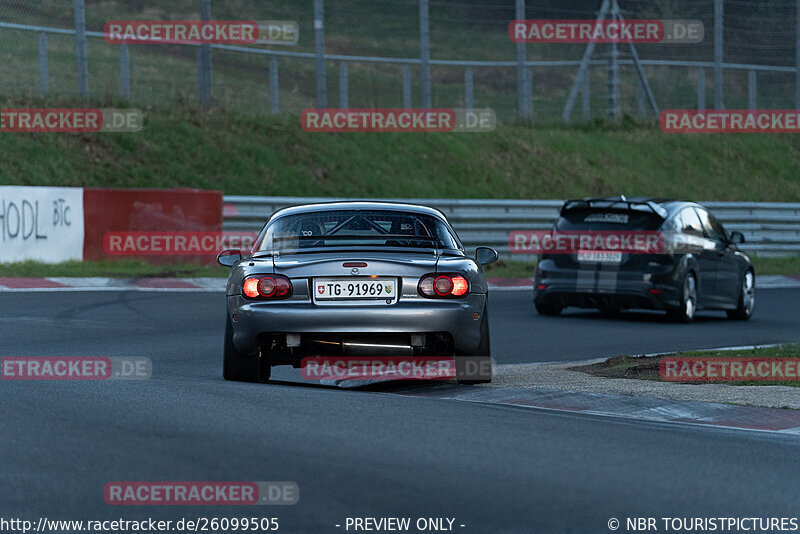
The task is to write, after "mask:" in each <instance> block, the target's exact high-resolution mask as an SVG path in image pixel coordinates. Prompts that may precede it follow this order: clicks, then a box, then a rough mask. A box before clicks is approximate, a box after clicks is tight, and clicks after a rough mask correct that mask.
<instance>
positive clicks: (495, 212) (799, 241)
mask: <svg viewBox="0 0 800 534" xmlns="http://www.w3.org/2000/svg"><path fill="white" fill-rule="evenodd" d="M334 200H354V199H352V198H330V197H250V196H225V197H224V204H225V211H224V215H223V220H224V227H225V230H231V231H233V230H239V231H257V230H260V229H261V227H262V226H263V225H264V222H265V221H266V219H267V217H269V215H270V214H271V213H272V212H274V211H276V210H278V209H280V208H283V207H286V206H293V205H298V204H308V203H313V202H331V201H334ZM362 200H363V199H362ZM370 200H378V199H370ZM381 200H390V201H393V202H409V203H412V204H423V205H426V206H431V207H433V208H437V209H439V210H441V211H442V212H443V213H444V214H445V215H447V218H448V219H449V220H450V222H451V223H452V225H453V227H454V228H455V229H456V232H458V235H459V237H460V238H461V240H462V241H463V242H464V245H465V246H467V247H468V248H470V249H471V248H473V247H476V246H478V245H486V246H491V247H494V248H496V249H497V250H498V251H499V252H500V254H501V256H502V257H505V258H506V259H512V258H513V259H516V260H523V261H525V260H533V259H535V258H534V257H533V256H532V255H528V254H519V255H514V254H511V253H510V252H509V249H508V234H509V232H511V231H512V230H544V229H547V228H550V226H551V225H552V223H553V220H554V219H555V217H556V215H557V214H558V210H559V208H560V207H561V205H562V204H563V201H562V200H482V199H418V198H407V199H381ZM701 204H703V205H704V206H706V207H708V208H709V209H710V210H711V211H713V212H714V214H716V215H717V217H719V219H720V220H721V221H722V222H723V223H724V224H725V227H726V228H727V229H728V230H738V231H740V232H742V233H743V234H744V235H745V240H746V241H745V243H744V245H742V247H741V248H742V249H743V250H745V251H746V252H750V253H753V254H756V255H760V256H793V255H800V203H790V202H701Z"/></svg>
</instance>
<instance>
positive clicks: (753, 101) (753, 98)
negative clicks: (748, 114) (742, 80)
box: [747, 70, 758, 109]
mask: <svg viewBox="0 0 800 534" xmlns="http://www.w3.org/2000/svg"><path fill="white" fill-rule="evenodd" d="M747 104H748V108H750V109H756V108H757V107H758V96H757V93H756V71H754V70H749V71H747Z"/></svg>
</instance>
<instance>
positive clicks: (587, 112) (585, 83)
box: [581, 66, 592, 122]
mask: <svg viewBox="0 0 800 534" xmlns="http://www.w3.org/2000/svg"><path fill="white" fill-rule="evenodd" d="M589 82H590V79H589V67H588V66H587V67H586V69H585V70H584V71H583V80H581V83H582V87H581V105H582V106H583V120H584V122H589V121H590V120H592V101H591V93H590V88H589V85H590V84H589Z"/></svg>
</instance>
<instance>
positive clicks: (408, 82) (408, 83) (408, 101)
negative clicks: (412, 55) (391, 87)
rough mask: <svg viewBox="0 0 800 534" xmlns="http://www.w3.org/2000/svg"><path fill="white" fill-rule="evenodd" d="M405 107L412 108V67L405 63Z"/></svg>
mask: <svg viewBox="0 0 800 534" xmlns="http://www.w3.org/2000/svg"><path fill="white" fill-rule="evenodd" d="M403 107H404V108H405V109H411V67H410V66H409V65H403Z"/></svg>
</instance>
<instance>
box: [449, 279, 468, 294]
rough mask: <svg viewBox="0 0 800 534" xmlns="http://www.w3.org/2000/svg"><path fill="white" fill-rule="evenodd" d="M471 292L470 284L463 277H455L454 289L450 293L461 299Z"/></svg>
mask: <svg viewBox="0 0 800 534" xmlns="http://www.w3.org/2000/svg"><path fill="white" fill-rule="evenodd" d="M467 291H469V282H467V279H466V278H464V277H463V276H454V277H453V289H452V291H451V292H450V293H451V294H452V295H453V296H455V297H461V296H463V295H466V294H467Z"/></svg>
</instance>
